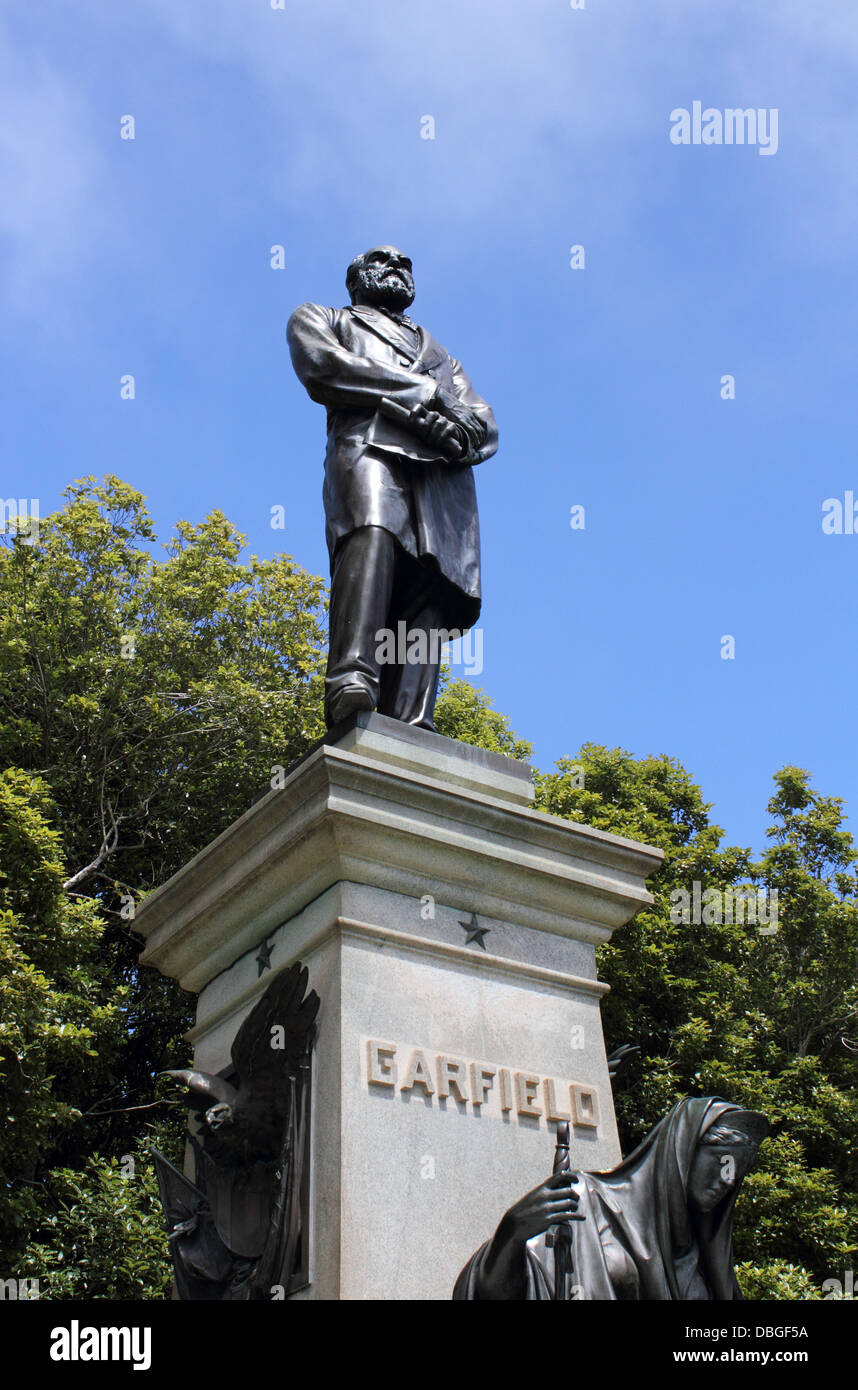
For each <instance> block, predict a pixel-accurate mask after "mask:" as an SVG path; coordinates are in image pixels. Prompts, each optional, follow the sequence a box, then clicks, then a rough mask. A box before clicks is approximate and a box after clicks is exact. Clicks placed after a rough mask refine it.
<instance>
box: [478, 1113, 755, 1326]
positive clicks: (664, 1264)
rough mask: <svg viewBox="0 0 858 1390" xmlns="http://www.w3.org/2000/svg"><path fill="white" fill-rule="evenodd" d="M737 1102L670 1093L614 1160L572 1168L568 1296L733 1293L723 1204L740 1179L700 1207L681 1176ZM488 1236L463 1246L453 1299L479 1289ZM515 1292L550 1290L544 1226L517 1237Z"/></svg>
mask: <svg viewBox="0 0 858 1390" xmlns="http://www.w3.org/2000/svg"><path fill="white" fill-rule="evenodd" d="M743 1113H746V1112H743V1111H742V1110H741V1107H739V1106H737V1105H732V1104H730V1102H728V1101H725V1100H721V1099H720V1098H718V1097H716V1096H703V1097H697V1098H695V1097H690V1098H688V1099H685V1100H681V1101H679V1103H678V1104H677V1105H675V1106H674V1107H673V1109H672V1110H671V1111H670V1113H669V1114H668V1115H666V1116H665V1118H664V1119H663V1120H660V1121H659V1123H658V1124H657V1125H656V1126H655V1128H654V1129H653V1130H652V1131H651V1132H650V1133H649V1134H648V1135H647V1137H646V1139H644V1141H643V1143H642V1144H640V1145H639V1147H638V1148H637V1149H635V1151H634V1153H632V1154H630V1155H629V1157H628V1158H627V1159H625V1160H624V1161H623V1162H622V1163H621V1164H620V1165H619V1166H618V1167H617V1168H614V1169H612V1170H611V1171H610V1172H607V1173H580V1174H579V1175H578V1186H579V1188H580V1190H581V1200H580V1204H579V1207H578V1212H579V1214H581V1215H582V1216H584V1218H585V1219H584V1220H583V1221H574V1222H571V1223H569V1228H570V1230H571V1233H572V1242H573V1251H572V1265H573V1273H572V1277H571V1283H572V1285H573V1286H574V1287H575V1288H576V1290H577V1294H576V1295H573V1296H577V1297H580V1298H588V1299H639V1300H643V1301H659V1300H662V1299H683V1300H702V1299H721V1300H725V1299H726V1300H729V1299H739V1298H741V1297H742V1294H741V1292H740V1290H739V1286H738V1284H737V1282H736V1276H735V1273H734V1271H733V1241H732V1231H733V1209H734V1207H735V1204H736V1196H737V1194H738V1189H739V1186H740V1183H739V1181H737V1182H735V1183H734V1185H733V1186H732V1188H731V1190H730V1191H729V1192H728V1193H727V1194H726V1196H725V1197H724V1198H723V1199H722V1200H721V1202H719V1204H718V1205H717V1206H716V1207H715V1208H714V1210H713V1211H711V1212H709V1213H708V1214H707V1215H706V1216H700V1217H697V1218H695V1217H694V1216H693V1214H692V1212H691V1211H689V1203H688V1182H689V1177H690V1174H691V1169H692V1166H693V1163H694V1159H695V1156H696V1153H697V1148H698V1145H699V1143H700V1139H701V1136H702V1135H703V1134H704V1133H705V1131H706V1130H707V1129H709V1127H710V1126H711V1125H713V1124H720V1123H727V1124H729V1123H730V1120H731V1117H736V1116H739V1115H741V1114H743ZM490 1244H491V1242H490V1241H487V1242H486V1244H485V1245H483V1246H481V1248H480V1249H479V1250H478V1251H477V1252H476V1254H475V1255H474V1256H472V1258H471V1260H470V1261H469V1262H468V1264H467V1265H466V1266H465V1268H464V1269H463V1270H462V1273H461V1274H460V1275H459V1278H458V1280H457V1281H456V1287H455V1290H454V1292H453V1297H454V1299H474V1300H477V1299H479V1297H480V1294H479V1285H480V1274H481V1269H482V1265H483V1261H484V1260H485V1257H486V1254H487V1252H488V1250H489V1246H490ZM525 1259H526V1264H527V1268H526V1276H525V1293H524V1297H525V1299H538V1300H540V1301H544V1300H550V1299H553V1297H554V1254H553V1250H552V1249H550V1248H549V1247H548V1246H547V1244H546V1238H545V1235H544V1234H543V1235H541V1236H537V1237H535V1238H534V1239H533V1240H530V1241H528V1243H527V1245H526V1247H525Z"/></svg>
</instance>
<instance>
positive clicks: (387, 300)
mask: <svg viewBox="0 0 858 1390" xmlns="http://www.w3.org/2000/svg"><path fill="white" fill-rule="evenodd" d="M346 289H347V290H348V292H349V297H350V299H351V302H352V304H370V305H372V306H373V307H376V308H379V309H392V310H393V311H394V313H397V314H401V313H402V312H403V310H405V309H407V308H408V306H409V304H413V303H414V277H413V275H412V274H411V262H410V260H409V259H408V257H407V256H404V255H403V254H402V252H401V251H398V250H397V249H396V247H395V246H373V247H372V248H371V250H369V251H363V252H362V253H361V255H359V256H355V258H354V260H353V261H352V263H351V265H350V266H349V268H348V270H347V271H346Z"/></svg>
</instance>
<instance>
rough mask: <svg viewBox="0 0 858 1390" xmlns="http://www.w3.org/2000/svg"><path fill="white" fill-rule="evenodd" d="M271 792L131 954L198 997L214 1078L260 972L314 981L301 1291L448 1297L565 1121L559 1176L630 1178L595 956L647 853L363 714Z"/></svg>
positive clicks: (633, 906) (538, 1171) (197, 869)
mask: <svg viewBox="0 0 858 1390" xmlns="http://www.w3.org/2000/svg"><path fill="white" fill-rule="evenodd" d="M281 780H282V783H283V785H282V786H278V787H277V789H276V790H272V791H271V792H269V793H268V794H267V795H265V796H264V797H263V798H261V799H260V800H259V801H258V802H257V803H256V804H254V805H253V806H252V807H251V809H250V810H249V811H248V812H247V813H246V814H245V815H244V816H242V817H241V818H240V819H239V820H238V821H236V822H235V823H234V824H233V825H231V826H230V827H229V828H228V829H227V830H225V831H224V833H223V834H222V835H221V836H219V838H218V839H217V840H215V841H214V842H213V843H212V844H211V845H209V846H207V848H206V849H204V850H203V851H202V852H201V853H200V854H199V855H197V856H196V858H195V859H193V860H192V861H191V862H190V863H189V864H187V865H186V866H185V868H184V869H182V870H181V871H180V872H179V873H178V874H176V875H175V877H174V878H172V879H171V880H170V881H169V882H168V883H166V884H164V886H163V887H161V888H160V889H158V890H157V891H156V892H155V893H153V894H152V895H151V896H150V897H149V898H147V899H146V901H145V903H144V904H143V906H142V908H141V909H140V911H139V913H138V918H137V922H136V924H135V925H136V926H137V928H138V929H139V930H140V932H141V933H142V934H143V935H144V937H145V938H146V946H145V950H144V952H143V954H142V956H141V961H142V962H143V963H144V964H147V965H151V966H154V967H156V968H157V969H159V970H161V971H162V972H163V973H164V974H165V975H168V976H172V977H174V978H176V979H178V980H179V982H180V983H181V985H182V986H183V988H185V989H187V990H190V991H193V992H194V993H196V994H197V995H198V1002H197V1021H196V1025H195V1027H194V1028H193V1030H192V1031H191V1033H190V1034H189V1040H190V1042H191V1043H192V1044H193V1048H194V1065H195V1066H197V1067H199V1068H200V1069H202V1070H204V1071H208V1072H216V1071H220V1070H221V1069H223V1068H225V1067H227V1066H228V1065H229V1052H230V1045H231V1043H232V1039H233V1038H234V1036H235V1033H236V1030H237V1028H238V1027H239V1025H240V1023H241V1022H242V1020H243V1019H244V1018H245V1016H246V1015H247V1013H248V1011H249V1010H250V1008H251V1007H252V1005H253V1004H254V1003H255V1001H256V1000H257V998H258V997H259V994H260V992H261V991H262V990H263V989H264V988H265V987H266V986H267V984H268V983H269V981H270V979H271V978H272V976H271V972H272V971H278V970H281V969H283V968H284V967H286V966H288V965H290V964H291V963H292V962H293V961H295V960H301V961H303V962H304V964H305V965H307V966H308V968H309V983H310V986H311V987H312V988H314V989H315V990H316V991H317V992H318V994H319V996H320V998H321V1001H322V1002H321V1010H320V1014H319V1034H318V1041H317V1044H316V1049H315V1056H314V1063H313V1086H312V1126H311V1173H312V1176H311V1190H310V1197H309V1210H310V1229H309V1282H308V1283H307V1285H306V1287H305V1288H303V1289H302V1290H300V1291H299V1292H297V1293H295V1294H293V1298H297V1299H301V1298H311V1299H448V1298H449V1297H450V1294H451V1292H452V1287H453V1283H454V1281H455V1278H456V1275H457V1274H458V1272H459V1270H460V1269H461V1267H462V1265H463V1264H464V1263H465V1261H466V1260H467V1259H468V1257H469V1256H470V1255H471V1254H472V1253H473V1251H474V1250H475V1249H476V1248H477V1246H478V1245H480V1244H481V1242H482V1241H483V1240H484V1239H485V1238H486V1236H487V1235H488V1234H490V1233H491V1231H492V1230H493V1228H494V1226H495V1225H496V1223H497V1221H498V1220H499V1218H500V1217H501V1215H502V1214H503V1212H504V1211H505V1210H506V1208H507V1207H508V1206H509V1205H510V1204H511V1203H512V1202H513V1201H515V1200H516V1199H517V1198H518V1197H520V1196H521V1195H522V1194H523V1193H524V1192H526V1191H527V1190H528V1189H529V1188H531V1187H533V1186H535V1185H536V1184H537V1183H538V1182H540V1181H542V1180H543V1179H544V1178H545V1177H547V1176H548V1175H549V1173H550V1172H551V1166H552V1158H553V1149H554V1131H555V1128H556V1121H557V1120H558V1119H562V1118H568V1119H569V1120H570V1122H571V1135H572V1142H571V1162H572V1166H573V1167H579V1168H588V1169H599V1168H607V1167H611V1166H613V1165H614V1164H615V1163H617V1162H618V1161H619V1158H620V1151H619V1146H618V1142H617V1132H616V1124H615V1119H614V1111H613V1104H612V1099H611V1091H610V1084H609V1078H608V1069H607V1062H606V1057H605V1047H604V1042H603V1037H602V1028H601V1021H600V1015H599V1003H600V999H601V997H602V995H603V994H604V992H605V991H606V989H607V986H606V985H604V984H602V983H600V982H599V981H598V979H597V977H596V966H595V949H596V946H597V945H598V944H599V943H600V942H603V941H607V940H608V939H609V938H610V936H611V933H612V932H613V931H615V930H616V929H617V928H618V927H621V926H623V925H624V923H626V922H628V920H629V919H630V918H631V917H632V916H633V915H634V913H635V912H636V911H637V910H638V909H639V908H640V907H642V906H643V905H645V904H647V903H649V902H650V901H651V898H650V895H649V894H648V892H647V890H646V886H645V879H646V878H647V876H648V875H649V874H651V873H653V872H654V871H655V870H656V869H657V868H658V866H659V864H660V862H661V858H662V856H661V852H660V851H658V850H654V849H651V848H648V847H647V846H645V845H641V844H637V843H635V842H633V841H630V840H626V839H622V838H620V837H618V836H614V835H608V834H605V833H604V832H602V831H599V830H594V829H592V828H590V827H588V826H585V825H579V824H576V823H573V822H570V821H566V820H561V819H560V818H558V817H554V816H548V815H544V814H542V813H540V812H538V811H534V810H533V809H532V808H531V804H530V803H531V801H532V781H531V773H530V769H529V768H527V767H526V766H525V765H524V764H522V763H519V762H515V761H513V760H511V759H508V758H502V757H499V756H498V755H495V754H490V753H486V752H483V751H482V750H481V749H477V748H472V747H470V746H469V745H466V744H462V743H457V742H454V741H452V740H449V739H445V738H442V737H440V736H439V735H437V734H430V733H425V732H423V731H420V730H414V729H411V728H410V727H408V726H404V725H402V724H399V723H397V722H396V721H394V720H390V719H386V718H384V717H383V716H379V715H375V714H372V715H367V714H361V715H358V716H357V718H356V719H353V720H352V721H351V722H350V723H349V724H348V725H346V726H344V727H342V728H340V729H338V730H335V731H334V732H333V733H332V734H331V735H330V736H329V738H328V739H327V740H326V741H324V742H323V743H321V744H320V745H319V746H317V747H316V748H315V749H313V750H312V751H311V752H310V753H309V754H308V755H307V756H306V757H305V758H303V759H302V760H301V761H300V762H299V763H297V764H296V765H295V766H294V767H292V768H291V769H289V771H288V773H287V774H286V775H285V776H284V777H283V778H282V779H281ZM266 943H267V944H266ZM619 1041H625V1040H623V1039H621V1040H619Z"/></svg>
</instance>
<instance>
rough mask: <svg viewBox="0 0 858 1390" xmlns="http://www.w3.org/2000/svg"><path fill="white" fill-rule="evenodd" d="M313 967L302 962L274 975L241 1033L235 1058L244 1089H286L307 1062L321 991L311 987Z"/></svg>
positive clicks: (271, 1090)
mask: <svg viewBox="0 0 858 1390" xmlns="http://www.w3.org/2000/svg"><path fill="white" fill-rule="evenodd" d="M307 977H308V972H307V967H306V966H305V965H304V966H302V965H301V964H300V962H296V963H295V964H294V965H292V966H290V967H289V969H288V970H282V971H280V972H279V973H278V974H277V975H275V976H274V979H273V980H272V981H271V983H270V985H269V986H268V988H267V989H266V990H265V992H264V994H263V995H262V998H261V999H260V1000H259V1002H258V1003H257V1004H256V1005H255V1006H254V1007H253V1008H252V1009H251V1011H250V1013H249V1014H248V1015H247V1018H246V1019H245V1020H244V1022H243V1023H242V1025H241V1027H240V1028H239V1030H238V1032H237V1033H236V1035H235V1040H234V1042H233V1044H232V1063H233V1066H234V1067H235V1070H236V1072H237V1073H238V1078H239V1091H240V1092H244V1091H246V1090H247V1088H248V1087H251V1086H252V1089H253V1092H254V1094H256V1095H259V1094H260V1093H262V1092H268V1093H271V1092H274V1091H277V1092H282V1090H283V1082H284V1080H285V1079H286V1077H288V1076H295V1074H296V1072H297V1070H298V1068H299V1067H300V1066H301V1064H302V1062H306V1059H307V1057H308V1056H309V1052H310V1049H311V1047H312V1044H313V1039H314V1037H315V1032H316V1015H317V1013H318V1012H319V996H318V995H317V993H316V991H315V990H311V991H310V993H309V994H308V995H307V996H306V998H305V991H306V989H307Z"/></svg>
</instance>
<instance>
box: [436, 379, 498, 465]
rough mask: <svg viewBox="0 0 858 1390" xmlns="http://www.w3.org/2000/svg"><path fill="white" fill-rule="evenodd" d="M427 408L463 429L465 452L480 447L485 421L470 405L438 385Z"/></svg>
mask: <svg viewBox="0 0 858 1390" xmlns="http://www.w3.org/2000/svg"><path fill="white" fill-rule="evenodd" d="M429 409H430V410H434V411H437V413H438V414H439V415H441V416H443V417H444V418H445V419H447V420H449V421H450V422H451V423H452V424H454V425H456V426H458V428H459V429H460V430H464V432H465V436H466V438H467V442H468V448H467V452H469V453H474V454H475V453H477V451H478V450H479V449H481V448H482V446H483V444H484V443H485V441H486V433H487V426H486V422H485V420H483V419H481V418H480V416H479V415H478V414H477V413H476V411H475V410H471V407H470V406H468V405H465V404H464V402H462V401H460V400H459V398H458V396H454V395H453V393H452V392H451V391H445V390H444V388H443V386H439V387H438V390H437V391H436V392H435V395H434V396H433V397H432V399H431V401H430V402H429Z"/></svg>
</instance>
